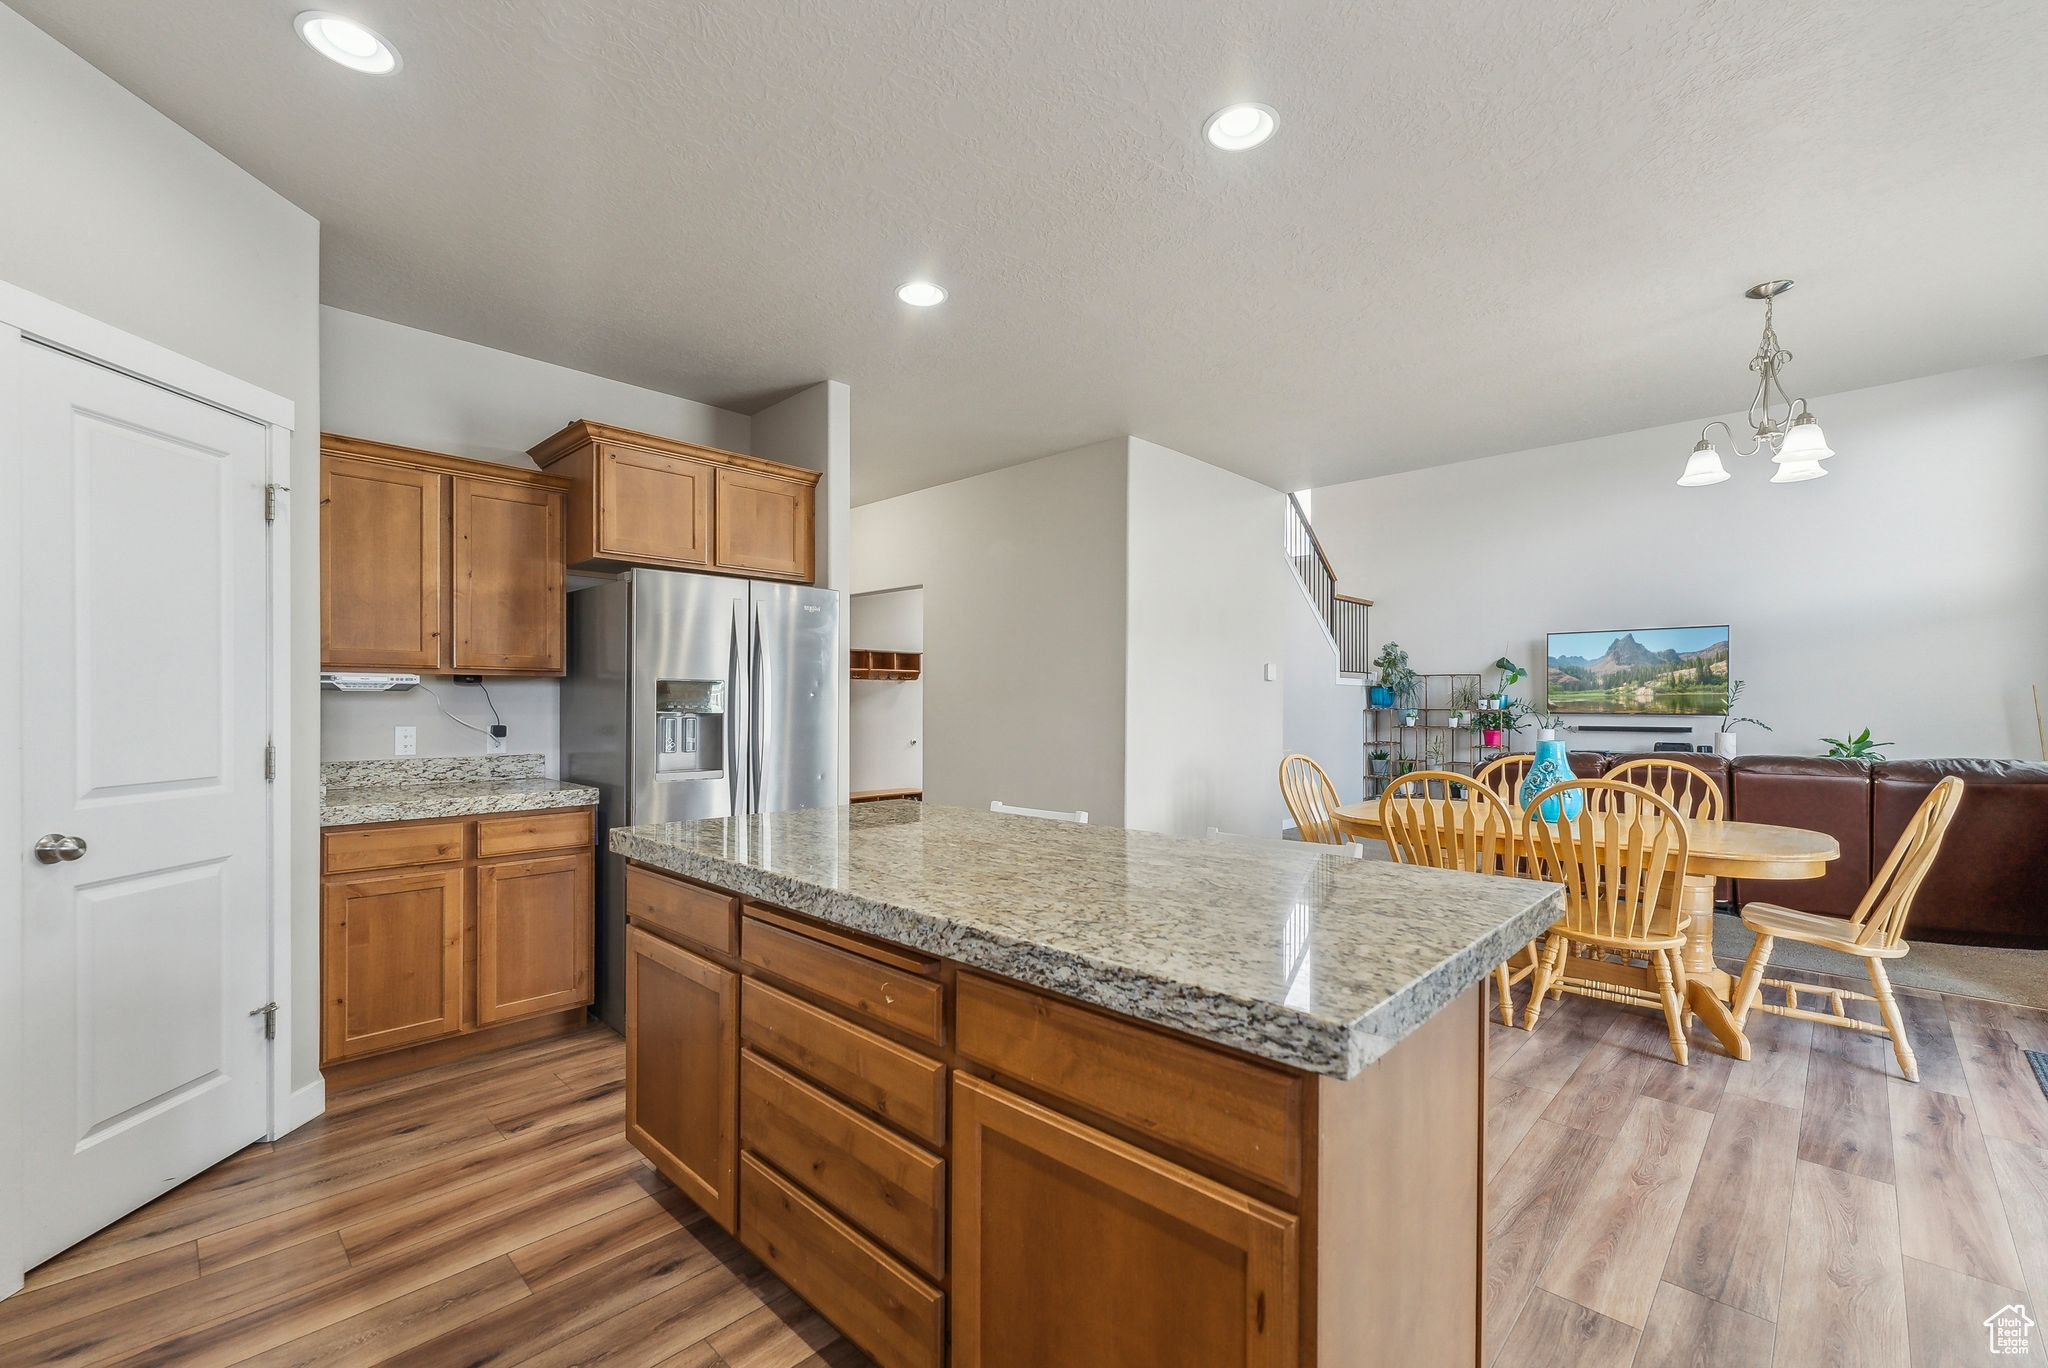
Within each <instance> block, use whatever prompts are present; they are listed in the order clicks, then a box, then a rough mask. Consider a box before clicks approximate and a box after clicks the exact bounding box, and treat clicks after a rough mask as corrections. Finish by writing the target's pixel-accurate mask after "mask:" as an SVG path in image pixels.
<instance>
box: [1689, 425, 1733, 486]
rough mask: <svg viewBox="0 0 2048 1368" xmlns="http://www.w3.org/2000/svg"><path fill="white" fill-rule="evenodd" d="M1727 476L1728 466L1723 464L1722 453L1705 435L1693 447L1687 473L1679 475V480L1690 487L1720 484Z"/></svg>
mask: <svg viewBox="0 0 2048 1368" xmlns="http://www.w3.org/2000/svg"><path fill="white" fill-rule="evenodd" d="M1727 478H1728V468H1727V467H1726V466H1724V465H1722V464H1721V453H1720V452H1718V451H1716V450H1714V444H1713V443H1712V442H1709V441H1707V440H1706V439H1705V438H1704V437H1703V438H1701V439H1700V444H1699V445H1698V446H1696V447H1694V448H1693V449H1692V455H1691V456H1690V457H1689V458H1688V459H1687V460H1686V463H1685V474H1683V475H1681V476H1679V477H1678V482H1679V483H1680V484H1682V485H1685V486H1687V487H1688V488H1689V487H1691V486H1693V485H1710V484H1719V483H1721V481H1723V480H1725V479H1727Z"/></svg>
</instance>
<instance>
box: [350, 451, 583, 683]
mask: <svg viewBox="0 0 2048 1368" xmlns="http://www.w3.org/2000/svg"><path fill="white" fill-rule="evenodd" d="M568 489H569V487H568V485H567V484H566V483H565V482H563V481H561V480H558V479H554V478H552V477H550V476H546V475H542V474H540V473H538V472H535V471H531V470H521V469H519V468H517V467H513V466H504V465H496V464H493V463H492V462H489V461H469V460H463V459H460V458H458V457H454V456H443V455H440V454H439V453H436V452H431V451H417V450H414V449H413V448H411V447H399V446H390V445H387V444H385V443H381V442H366V441H362V440H360V439H358V438H353V437H341V436H337V435H335V434H333V433H327V434H323V435H322V437H321V452H320V569H321V573H320V667H321V668H322V669H323V670H408V671H416V672H420V673H447V674H483V675H559V674H561V673H562V672H563V669H564V665H565V663H566V659H567V657H566V653H565V650H564V645H563V638H564V619H565V610H566V604H567V597H566V594H567V585H566V583H565V577H564V572H563V533H564V526H565V514H564V506H565V502H566V500H567V497H568Z"/></svg>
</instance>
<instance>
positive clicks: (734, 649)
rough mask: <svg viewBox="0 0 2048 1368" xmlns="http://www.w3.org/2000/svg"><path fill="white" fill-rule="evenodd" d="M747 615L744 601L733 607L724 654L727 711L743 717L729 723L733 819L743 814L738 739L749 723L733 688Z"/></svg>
mask: <svg viewBox="0 0 2048 1368" xmlns="http://www.w3.org/2000/svg"><path fill="white" fill-rule="evenodd" d="M745 614H746V606H745V603H744V601H742V602H741V603H736V604H734V605H733V610H732V635H731V637H729V638H728V639H727V642H726V652H725V679H726V687H727V690H728V692H729V693H730V697H729V698H728V699H727V702H726V707H727V708H728V709H729V710H731V711H733V712H735V713H739V714H741V715H740V716H736V717H732V718H729V719H728V721H730V722H731V724H732V725H731V727H730V729H729V731H730V735H729V736H728V737H727V739H726V752H727V753H726V757H725V788H726V793H727V795H728V796H729V797H730V798H731V800H732V801H731V807H730V810H731V811H732V812H733V813H734V815H738V814H739V813H740V812H742V811H744V809H743V808H742V807H741V806H740V764H741V761H742V758H743V757H742V755H741V746H740V744H739V739H740V728H741V726H743V725H744V724H745V723H746V721H747V719H746V717H745V715H744V713H745V707H746V705H745V704H744V703H742V702H741V700H740V696H739V690H738V689H736V688H733V687H732V685H733V683H734V681H736V680H737V679H738V678H739V673H740V628H741V624H742V620H743V618H744V616H745Z"/></svg>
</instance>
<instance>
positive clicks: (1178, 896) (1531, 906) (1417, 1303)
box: [611, 803, 1560, 1368]
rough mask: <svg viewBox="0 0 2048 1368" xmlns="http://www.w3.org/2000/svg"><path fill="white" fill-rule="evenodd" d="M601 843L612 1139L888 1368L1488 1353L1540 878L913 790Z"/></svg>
mask: <svg viewBox="0 0 2048 1368" xmlns="http://www.w3.org/2000/svg"><path fill="white" fill-rule="evenodd" d="M611 848H612V849H613V850H614V851H615V852H617V853H619V854H621V855H623V856H625V857H626V858H627V860H628V861H629V862H630V864H629V868H628V884H627V895H626V901H627V916H628V921H629V929H628V933H627V937H628V947H627V1045H628V1053H627V1059H628V1063H627V1070H628V1071H627V1117H626V1125H627V1133H628V1136H629V1137H630V1138H631V1139H632V1141H633V1143H634V1144H635V1145H636V1146H638V1147H639V1148H640V1149H641V1150H642V1152H644V1153H646V1154H647V1155H648V1156H649V1157H650V1158H651V1159H652V1160H653V1161H654V1162H655V1164H656V1165H657V1166H658V1167H659V1168H660V1169H661V1170H662V1172H663V1173H665V1174H666V1175H667V1176H668V1177H669V1178H670V1179H671V1180H673V1181H674V1182H675V1183H676V1184H677V1185H678V1186H679V1187H680V1188H681V1189H682V1190H683V1191H684V1192H685V1193H686V1194H687V1195H689V1196H690V1197H691V1198H692V1199H693V1200H695V1201H696V1202H697V1203H698V1204H699V1205H700V1206H702V1207H703V1208H704V1209H705V1210H706V1211H707V1212H708V1213H710V1215H711V1216H712V1217H713V1218H714V1219H715V1220H717V1221H718V1222H719V1224H721V1225H722V1226H724V1227H725V1228H726V1229H728V1230H729V1231H732V1232H733V1233H734V1234H735V1235H737V1236H738V1238H739V1240H740V1241H741V1243H742V1244H744V1245H746V1246H747V1248H749V1249H750V1250H752V1251H753V1252H754V1253H756V1254H757V1255H759V1256H760V1258H761V1259H762V1260H763V1262H765V1263H766V1264H767V1265H768V1266H769V1267H770V1268H772V1269H773V1270H774V1271H775V1272H776V1273H777V1274H779V1275H780V1276H781V1277H782V1278H783V1279H784V1280H785V1281H786V1282H788V1283H789V1284H790V1285H791V1286H792V1287H793V1288H794V1289H795V1290H796V1291H797V1293H798V1294H799V1295H801V1296H803V1297H805V1298H806V1299H807V1300H808V1301H810V1302H811V1303H812V1304H813V1305H814V1306H816V1307H817V1309H818V1310H819V1311H820V1312H821V1313H822V1314H824V1315H825V1316H826V1317H827V1318H828V1319H830V1320H832V1321H833V1322H834V1323H835V1324H836V1325H837V1326H838V1327H839V1328H840V1329H841V1330H842V1331H843V1332H844V1333H845V1334H846V1335H847V1336H848V1338H850V1339H852V1340H853V1341H855V1342H856V1343H857V1344H859V1345H860V1346H861V1347H862V1348H864V1349H865V1350H866V1351H867V1352H868V1353H869V1354H871V1355H873V1356H874V1357H875V1359H876V1360H877V1361H878V1362H880V1363H882V1364H884V1365H885V1366H886V1368H899V1366H929V1368H936V1365H939V1364H944V1363H951V1364H953V1365H955V1368H984V1366H986V1368H997V1366H1000V1368H1011V1366H1012V1365H1014V1366H1015V1368H1025V1366H1026V1365H1032V1366H1033V1368H1036V1366H1037V1365H1045V1364H1070V1363H1071V1364H1084V1363H1085V1364H1104V1365H1112V1364H1113V1365H1126V1364H1128V1365H1158V1366H1159V1368H1167V1366H1168V1365H1193V1364H1200V1365H1235V1364H1244V1365H1283V1364H1285V1365H1292V1364H1320V1365H1325V1366H1326V1368H1328V1366H1334V1365H1353V1364H1423V1363H1427V1364H1432V1365H1434V1364H1476V1363H1480V1362H1483V1361H1484V1359H1483V1356H1482V1354H1481V1346H1480V1342H1479V1341H1480V1335H1481V1328H1480V1327H1481V1325H1482V1317H1481V1315H1480V1297H1481V1282H1482V1277H1483V1258H1482V1250H1481V1221H1482V1213H1483V1202H1482V1193H1483V1181H1484V1156H1483V1153H1482V1147H1483V1143H1484V1139H1483V1138H1484V1129H1485V1127H1484V1122H1485V1097H1484V1088H1485V1033H1486V1026H1485V1020H1484V1008H1485V989H1484V986H1483V985H1484V980H1485V978H1486V976H1487V975H1488V974H1489V973H1490V971H1491V970H1492V969H1493V967H1494V966H1495V965H1496V964H1498V963H1500V962H1501V961H1503V960H1505V959H1506V958H1508V957H1509V956H1510V955H1511V954H1513V953H1514V952H1515V951H1517V950H1519V949H1520V948H1521V947H1522V946H1523V945H1525V944H1527V943H1528V941H1529V940H1530V939H1532V938H1533V937H1534V936H1535V935H1537V934H1539V933H1540V932H1541V931H1542V930H1543V929H1544V928H1545V927H1546V926H1548V925H1549V924H1550V922H1552V921H1553V920H1555V918H1556V916H1557V915H1558V909H1559V898H1560V891H1559V890H1558V889H1556V888H1555V887H1553V886H1550V885H1546V884H1539V883H1533V882H1529V881H1524V880H1513V879H1493V878H1480V877H1477V876H1468V875H1457V874H1445V873H1439V872H1436V871H1430V870H1419V869H1411V868H1404V867H1400V866H1394V865H1388V864H1383V863H1378V862H1368V861H1358V860H1351V859H1346V858H1343V857H1342V856H1340V855H1336V854H1320V853H1318V852H1317V851H1316V850H1315V848H1314V847H1307V846H1303V847H1290V846H1287V845H1283V844H1280V843H1277V842H1276V843H1271V844H1266V843H1241V842H1201V841H1186V840H1176V839H1173V838H1170V837H1165V836H1159V835H1155V834H1151V833H1145V832H1133V831H1123V830H1118V829H1116V828H1108V827H1091V826H1078V825H1070V824H1066V823H1058V822H1050V821H1045V820H1042V819H1037V818H1029V817H1013V816H1004V815H997V814H992V813H987V812H980V811H970V810H965V809H959V808H949V807H942V806H936V805H929V804H922V803H872V804H861V805H858V806H854V807H847V808H838V809H823V810H812V811H804V812H786V813H775V814H768V815H758V816H749V817H738V818H726V819H714V820H710V821H703V822H690V823H671V824H664V825H656V826H643V827H627V828H621V829H617V830H615V831H614V832H613V833H612V836H611Z"/></svg>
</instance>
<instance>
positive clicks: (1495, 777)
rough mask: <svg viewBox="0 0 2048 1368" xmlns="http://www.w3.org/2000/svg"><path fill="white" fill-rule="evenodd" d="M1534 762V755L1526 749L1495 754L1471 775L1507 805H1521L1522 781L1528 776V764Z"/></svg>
mask: <svg viewBox="0 0 2048 1368" xmlns="http://www.w3.org/2000/svg"><path fill="white" fill-rule="evenodd" d="M1535 763H1536V757H1535V756H1534V755H1532V754H1530V753H1529V752H1528V751H1519V752H1514V753H1511V754H1508V755H1500V756H1495V757H1494V758H1493V759H1491V760H1489V761H1487V762H1486V763H1485V764H1483V765H1481V766H1480V767H1479V772H1478V773H1477V774H1475V775H1473V776H1472V777H1473V778H1474V779H1477V780H1478V781H1479V782H1480V783H1482V784H1484V785H1485V786H1486V787H1487V788H1489V789H1492V790H1493V792H1494V796H1496V797H1497V798H1499V799H1500V800H1501V801H1502V802H1503V803H1506V804H1507V805H1508V806H1509V807H1511V808H1512V807H1520V806H1521V805H1522V796H1521V795H1522V781H1523V780H1524V779H1527V778H1528V777H1529V766H1531V765H1533V764H1535Z"/></svg>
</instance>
